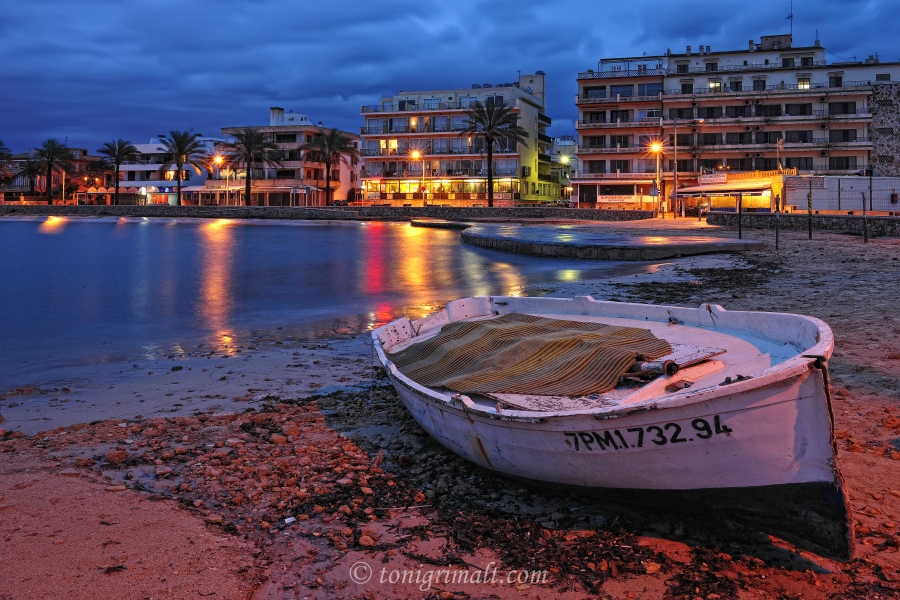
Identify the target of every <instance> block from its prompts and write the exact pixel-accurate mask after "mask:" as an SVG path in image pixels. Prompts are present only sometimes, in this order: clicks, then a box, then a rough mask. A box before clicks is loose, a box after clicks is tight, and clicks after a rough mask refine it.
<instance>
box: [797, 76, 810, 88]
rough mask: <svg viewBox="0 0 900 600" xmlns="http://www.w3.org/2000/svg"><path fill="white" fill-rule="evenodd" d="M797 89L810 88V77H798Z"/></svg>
mask: <svg viewBox="0 0 900 600" xmlns="http://www.w3.org/2000/svg"><path fill="white" fill-rule="evenodd" d="M797 89H798V90H808V89H809V77H802V78H800V79H797Z"/></svg>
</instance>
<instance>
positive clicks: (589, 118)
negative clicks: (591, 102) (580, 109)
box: [584, 110, 606, 123]
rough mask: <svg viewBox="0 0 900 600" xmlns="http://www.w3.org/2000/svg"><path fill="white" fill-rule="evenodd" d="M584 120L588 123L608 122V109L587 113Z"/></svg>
mask: <svg viewBox="0 0 900 600" xmlns="http://www.w3.org/2000/svg"><path fill="white" fill-rule="evenodd" d="M584 120H585V122H586V123H606V111H605V110H604V111H602V112H588V113H585V114H584Z"/></svg>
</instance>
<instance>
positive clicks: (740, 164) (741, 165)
mask: <svg viewBox="0 0 900 600" xmlns="http://www.w3.org/2000/svg"><path fill="white" fill-rule="evenodd" d="M725 166H726V167H728V169H729V170H731V171H752V170H753V159H750V158H729V159H728V160H727V161H725Z"/></svg>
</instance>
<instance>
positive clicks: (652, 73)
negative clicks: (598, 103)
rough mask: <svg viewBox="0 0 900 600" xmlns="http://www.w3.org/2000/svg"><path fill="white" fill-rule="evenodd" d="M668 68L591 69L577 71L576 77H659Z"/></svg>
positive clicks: (664, 73) (665, 73)
mask: <svg viewBox="0 0 900 600" xmlns="http://www.w3.org/2000/svg"><path fill="white" fill-rule="evenodd" d="M668 73H669V70H668V69H637V70H630V71H593V70H591V69H588V70H587V72H585V73H579V74H578V79H618V78H621V77H659V76H663V75H667V74H668Z"/></svg>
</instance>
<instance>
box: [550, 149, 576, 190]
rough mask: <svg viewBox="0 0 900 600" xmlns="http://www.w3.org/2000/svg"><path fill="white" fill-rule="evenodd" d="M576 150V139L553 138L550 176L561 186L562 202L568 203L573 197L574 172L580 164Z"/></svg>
mask: <svg viewBox="0 0 900 600" xmlns="http://www.w3.org/2000/svg"><path fill="white" fill-rule="evenodd" d="M576 150H577V144H576V143H575V137H574V136H571V135H563V136H560V137H555V138H553V145H551V146H550V158H551V159H552V161H553V163H552V166H551V167H550V176H551V178H552V180H553V182H554V183H558V184H559V199H560V201H565V202H568V201H569V197H570V196H571V195H572V171H574V170H575V167H576V164H577V162H578V159H577V158H576V156H575V151H576Z"/></svg>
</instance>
